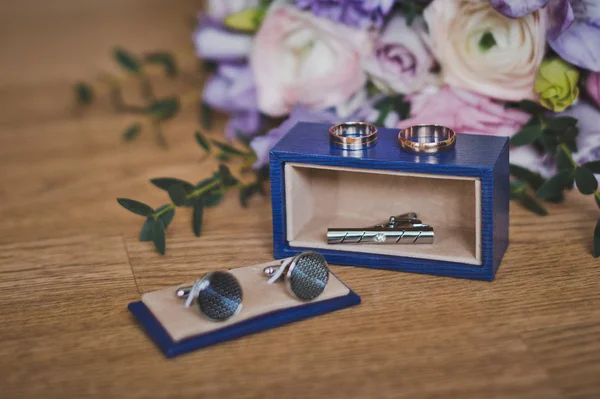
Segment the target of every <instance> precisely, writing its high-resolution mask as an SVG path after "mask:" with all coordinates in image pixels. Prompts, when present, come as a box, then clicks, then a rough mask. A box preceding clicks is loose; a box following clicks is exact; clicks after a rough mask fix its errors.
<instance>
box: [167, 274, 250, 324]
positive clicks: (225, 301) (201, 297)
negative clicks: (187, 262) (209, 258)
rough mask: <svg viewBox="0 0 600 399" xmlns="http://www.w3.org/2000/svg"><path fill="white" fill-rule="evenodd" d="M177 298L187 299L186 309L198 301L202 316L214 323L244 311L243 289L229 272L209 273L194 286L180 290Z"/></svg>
mask: <svg viewBox="0 0 600 399" xmlns="http://www.w3.org/2000/svg"><path fill="white" fill-rule="evenodd" d="M177 296H178V297H180V298H187V300H186V303H185V305H186V307H190V305H191V303H192V302H193V301H194V299H196V303H197V304H198V308H199V309H200V311H201V312H202V314H204V315H205V316H206V317H207V318H208V319H210V320H212V321H225V320H228V319H230V318H232V317H233V316H235V315H237V314H238V313H239V312H240V310H241V309H242V297H243V294H242V287H241V285H240V283H239V282H238V280H237V278H235V276H234V275H233V274H231V273H228V272H221V271H217V272H211V273H208V274H206V275H205V276H204V277H202V278H201V279H200V280H196V282H195V283H194V285H193V286H191V287H182V288H179V289H178V290H177Z"/></svg>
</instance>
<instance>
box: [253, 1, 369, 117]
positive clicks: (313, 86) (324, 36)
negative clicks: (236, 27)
mask: <svg viewBox="0 0 600 399" xmlns="http://www.w3.org/2000/svg"><path fill="white" fill-rule="evenodd" d="M370 49H371V39H370V36H369V35H368V33H367V32H365V31H363V30H359V29H354V28H352V27H349V26H346V25H342V24H339V23H334V22H331V21H330V20H328V19H325V18H319V17H317V16H315V15H314V14H312V13H311V12H306V11H299V10H298V9H297V8H296V7H294V6H291V5H282V6H277V7H274V8H272V9H271V11H270V12H269V14H268V15H267V17H266V18H265V20H264V21H263V24H262V26H261V28H260V30H259V31H258V33H257V34H256V36H255V39H254V46H253V48H252V54H251V56H250V63H251V66H252V69H253V71H254V77H255V80H256V88H257V94H258V105H259V109H260V110H261V111H262V112H264V113H265V114H267V115H270V116H282V115H285V114H288V113H289V112H290V111H291V110H292V108H293V107H294V106H295V105H297V104H301V105H305V106H307V107H309V108H310V109H314V110H319V109H324V108H328V107H335V106H340V105H342V104H344V103H346V102H347V101H348V100H350V99H351V98H352V96H353V95H354V94H355V93H357V92H358V91H359V90H360V89H361V88H362V87H363V86H364V85H365V82H366V80H367V77H366V74H365V72H364V71H363V69H362V62H363V58H364V54H366V53H368V52H369V51H370Z"/></svg>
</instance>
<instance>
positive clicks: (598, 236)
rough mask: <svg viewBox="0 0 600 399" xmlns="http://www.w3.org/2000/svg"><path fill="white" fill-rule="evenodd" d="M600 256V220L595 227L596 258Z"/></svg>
mask: <svg viewBox="0 0 600 399" xmlns="http://www.w3.org/2000/svg"><path fill="white" fill-rule="evenodd" d="M599 256H600V220H598V222H597V223H596V228H595V229H594V258H597V257H599Z"/></svg>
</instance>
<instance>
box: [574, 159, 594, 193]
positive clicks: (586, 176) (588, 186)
mask: <svg viewBox="0 0 600 399" xmlns="http://www.w3.org/2000/svg"><path fill="white" fill-rule="evenodd" d="M575 184H577V189H578V190H579V192H580V193H581V194H584V195H589V194H594V191H596V189H598V180H596V176H594V174H593V173H592V171H591V170H589V169H588V168H585V167H583V166H580V167H578V168H577V169H575Z"/></svg>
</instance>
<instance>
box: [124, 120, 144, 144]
mask: <svg viewBox="0 0 600 399" xmlns="http://www.w3.org/2000/svg"><path fill="white" fill-rule="evenodd" d="M140 130H142V126H141V125H140V124H139V123H135V124H133V125H131V126H129V127H128V128H127V129H125V131H124V132H123V140H125V141H131V140H133V139H135V138H136V137H137V136H138V134H139V133H140Z"/></svg>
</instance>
